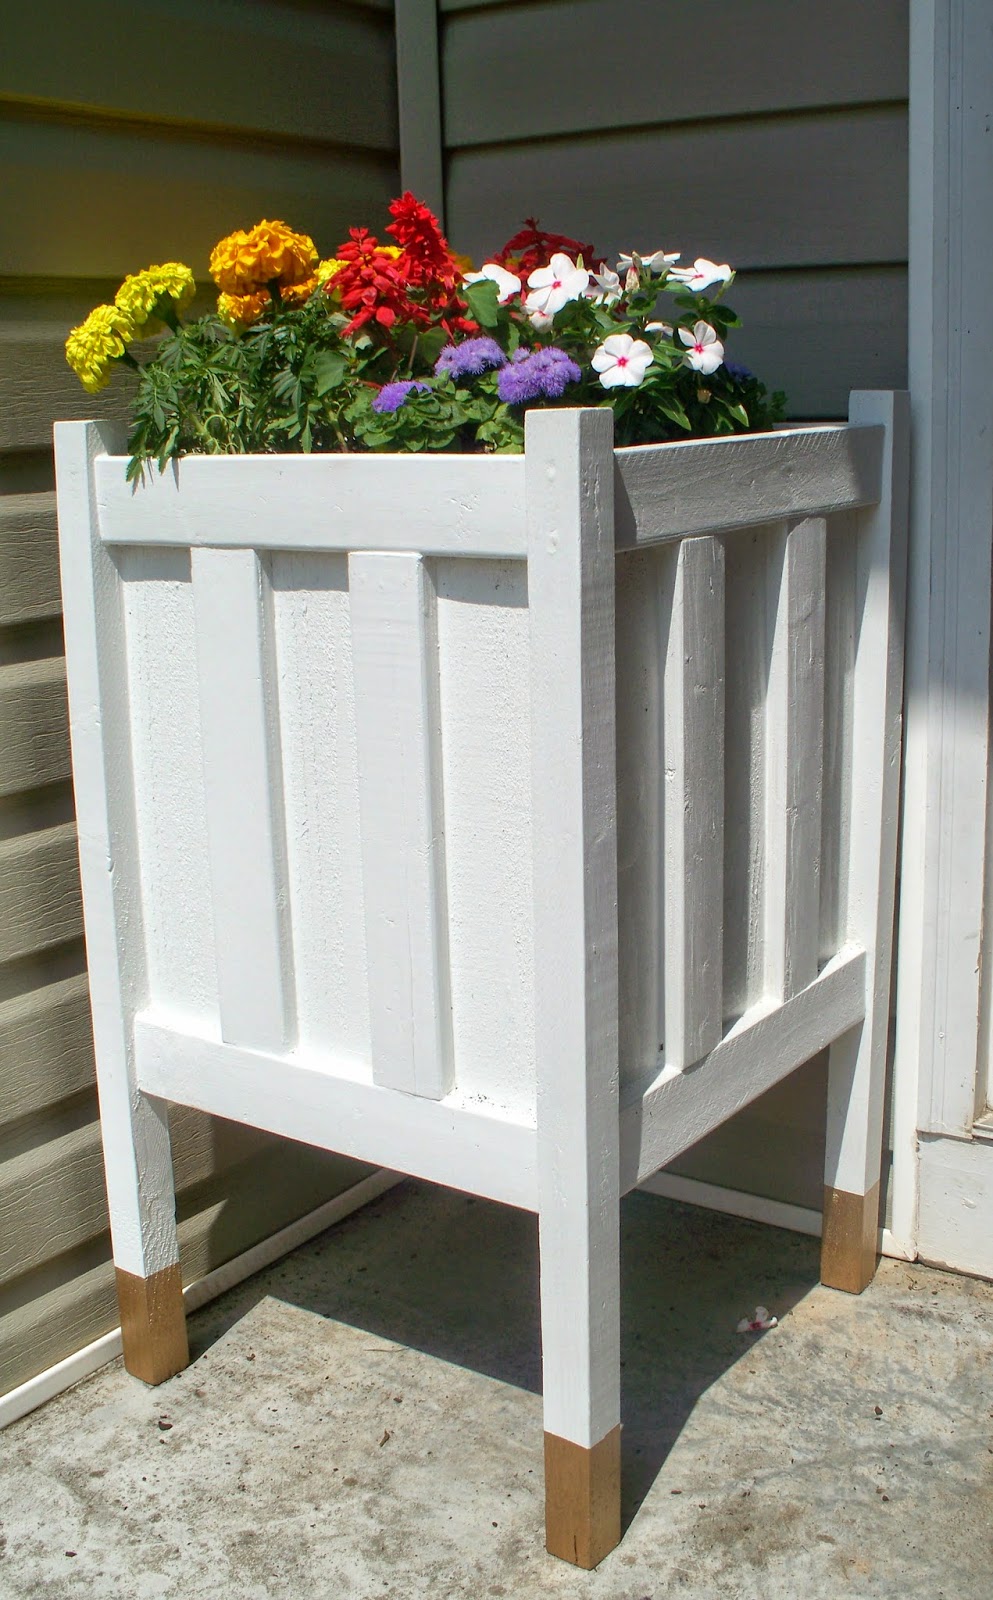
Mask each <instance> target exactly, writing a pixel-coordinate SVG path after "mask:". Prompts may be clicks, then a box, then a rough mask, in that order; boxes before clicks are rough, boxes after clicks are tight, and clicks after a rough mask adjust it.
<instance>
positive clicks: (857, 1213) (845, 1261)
mask: <svg viewBox="0 0 993 1600" xmlns="http://www.w3.org/2000/svg"><path fill="white" fill-rule="evenodd" d="M878 1239H879V1184H878V1183H874V1184H873V1186H872V1188H871V1189H870V1190H869V1192H868V1193H867V1194H849V1193H848V1192H847V1191H846V1190H844V1189H832V1188H830V1187H828V1186H825V1189H824V1223H823V1229H822V1232H821V1282H822V1283H823V1284H824V1285H825V1286H826V1287H827V1288H828V1289H841V1290H842V1291H843V1292H844V1293H845V1294H861V1293H862V1290H863V1289H867V1288H868V1286H869V1284H870V1283H871V1282H872V1280H873V1278H874V1277H875V1274H876V1263H877V1261H878V1259H879V1249H878Z"/></svg>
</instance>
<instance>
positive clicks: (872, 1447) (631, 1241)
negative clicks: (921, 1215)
mask: <svg viewBox="0 0 993 1600" xmlns="http://www.w3.org/2000/svg"><path fill="white" fill-rule="evenodd" d="M623 1234H624V1255H623V1264H624V1352H623V1353H624V1371H623V1382H624V1424H625V1427H624V1498H625V1509H624V1520H625V1526H626V1532H625V1535H624V1539H623V1541H622V1543H621V1545H620V1547H619V1548H618V1549H617V1550H616V1551H614V1553H613V1554H612V1555H611V1556H609V1557H608V1558H607V1560H606V1561H605V1562H604V1563H603V1564H602V1565H601V1567H600V1568H599V1569H598V1570H597V1571H596V1572H593V1573H582V1572H579V1571H577V1570H576V1569H574V1568H572V1567H569V1566H565V1565H563V1564H562V1563H560V1562H558V1561H555V1560H553V1559H552V1558H551V1557H550V1556H547V1555H546V1554H545V1552H544V1549H543V1542H542V1479H541V1452H542V1431H541V1399H540V1393H539V1384H540V1364H539V1346H538V1312H537V1248H536V1229H535V1224H534V1219H533V1218H531V1217H529V1216H525V1215H522V1214H520V1213H516V1212H513V1211H510V1210H507V1209H505V1208H502V1207H499V1206H495V1205H489V1204H485V1203H483V1202H481V1201H474V1200H472V1199H469V1198H467V1197H465V1196H462V1195H458V1194H453V1193H450V1192H448V1191H444V1190H439V1189H432V1188H430V1187H429V1186H427V1185H422V1184H415V1183H405V1184H403V1185H402V1186H400V1187H399V1188H397V1189H395V1190H392V1191H391V1192H389V1193H388V1194H386V1195H384V1196H382V1197H381V1198H380V1199H379V1200H377V1201H376V1202H375V1203H374V1204H373V1205H371V1206H369V1207H367V1208H366V1209H365V1210H364V1211H361V1212H358V1213H356V1214H355V1215H354V1216H352V1217H351V1218H349V1219H348V1220H347V1221H345V1222H343V1223H341V1224H339V1225H338V1226H337V1227H336V1228H334V1229H332V1230H330V1231H329V1232H328V1233H326V1234H323V1235H322V1236H321V1237H320V1238H319V1239H316V1240H314V1241H313V1242H312V1243H311V1244H309V1245H306V1246H304V1247H302V1248H301V1249H299V1250H297V1251H296V1252H295V1253H294V1254H293V1255H292V1256H290V1257H287V1258H285V1259H284V1260H282V1261H280V1262H278V1263H277V1264H276V1265H275V1266H274V1267H272V1268H270V1269H269V1270H267V1271H265V1272H263V1273H260V1274H258V1275H257V1276H256V1277H254V1278H252V1279H251V1280H249V1281H248V1282H247V1283H245V1284H243V1285H241V1286H240V1287H239V1288H237V1289H234V1290H232V1291H231V1292H230V1293H228V1294H227V1295H225V1296H224V1297H223V1299H221V1300H218V1301H216V1302H214V1303H213V1304H212V1305H210V1306H209V1307H207V1308H205V1309H204V1310H203V1311H201V1312H199V1313H198V1314H197V1315H196V1316H194V1317H193V1318H192V1319H191V1323H190V1333H191V1340H192V1349H193V1356H194V1359H193V1363H192V1365H191V1366H190V1368H189V1369H188V1371H186V1372H185V1373H182V1374H181V1375H180V1376H179V1377H177V1378H175V1379H173V1380H172V1381H171V1382H170V1383H168V1384H165V1385H163V1386H162V1387H161V1388H159V1389H155V1390H152V1389H147V1388H145V1387H144V1385H142V1384H141V1383H139V1382H138V1381H137V1380H135V1379H132V1378H130V1377H129V1376H128V1375H127V1373H126V1372H125V1371H124V1370H123V1367H122V1366H121V1364H120V1363H119V1362H117V1363H115V1364H114V1365H112V1366H110V1367H107V1368H105V1369H104V1370H103V1371H102V1372H100V1373H97V1374H96V1375H95V1376H94V1377H92V1378H90V1379H89V1380H87V1381H86V1382H85V1383H83V1384H80V1385H79V1386H78V1387H77V1388H76V1389H75V1390H73V1391H72V1392H70V1393H68V1394H66V1395H63V1396H61V1397H60V1398H58V1399H57V1400H54V1401H52V1402H50V1403H49V1404H48V1405H47V1406H46V1407H44V1408H43V1409H42V1410H41V1411H38V1412H36V1413H35V1414H34V1415H32V1416H30V1417H27V1418H25V1419H24V1420H23V1421H21V1422H19V1423H16V1424H14V1425H13V1426H12V1427H10V1428H8V1429H7V1430H6V1431H5V1432H4V1433H3V1434H0V1595H2V1596H3V1597H4V1600H7V1597H11V1600H14V1597H16V1600H22V1597H31V1600H34V1597H45V1600H61V1597H63V1596H65V1597H67V1600H68V1597H72V1600H91V1597H92V1600H153V1597H154V1600H159V1597H162V1600H165V1597H168V1600H173V1597H175V1600H222V1597H224V1600H232V1597H237V1600H276V1597H280V1600H282V1597H284V1596H287V1597H293V1600H372V1597H374V1596H375V1597H380V1596H382V1597H391V1600H421V1597H425V1600H427V1597H428V1596H430V1597H431V1600H456V1597H458V1600H461V1597H464V1596H471V1597H472V1600H477V1597H485V1596H491V1595H494V1596H514V1597H517V1596H520V1597H521V1600H526V1597H530V1596H543V1595H553V1596H564V1597H570V1600H572V1597H576V1600H581V1597H586V1596H595V1597H597V1600H660V1597H662V1596H669V1595H678V1596H680V1597H682V1600H717V1597H720V1600H738V1597H740V1600H752V1597H753V1596H754V1597H756V1600H758V1597H759V1596H761V1597H762V1600H776V1597H780V1596H781V1597H783V1600H786V1597H789V1600H796V1597H798V1596H803V1597H805V1600H810V1597H817V1600H821V1597H825V1600H834V1597H835V1596H857V1597H859V1600H869V1597H876V1596H887V1597H890V1596H892V1597H894V1600H896V1597H897V1596H899V1597H900V1600H907V1597H911V1596H928V1597H929V1600H989V1596H990V1595H991V1593H993V1537H991V1530H993V1362H991V1359H990V1358H991V1354H993V1286H991V1285H989V1284H986V1283H979V1282H975V1281H972V1280H969V1279H965V1278H959V1277H954V1276H951V1275H949V1274H945V1273H939V1272H935V1271H932V1270H929V1269H927V1268H922V1267H917V1266H907V1265H906V1264H903V1263H897V1262H892V1261H885V1262H883V1263H882V1265H881V1266H880V1269H879V1272H878V1274H877V1277H876V1280H875V1282H874V1283H873V1285H872V1287H871V1288H870V1289H869V1290H868V1291H867V1292H866V1293H865V1294H864V1295H863V1296H861V1297H860V1298H858V1299H851V1298H849V1297H847V1296H845V1295H842V1294H837V1293H835V1292H833V1291H831V1290H827V1289H822V1288H820V1287H819V1286H818V1285H817V1245H816V1241H814V1240H811V1239H806V1238H803V1237H801V1236H799V1235H795V1234H790V1233H784V1232H780V1231H778V1230H775V1229H771V1228H766V1227H762V1226H760V1225H758V1224H754V1223H747V1222H739V1221H736V1220H734V1219H731V1218H727V1217H722V1216H717V1215H714V1214H711V1213H707V1212H703V1211H700V1210H696V1209H694V1208H691V1207H687V1206H681V1205H677V1204H675V1203H674V1202H671V1201H667V1200H663V1199H660V1198H658V1197H655V1196H651V1195H645V1194H636V1195H632V1196H629V1198H628V1199H627V1200H626V1201H625V1207H624V1215H623ZM758 1302H761V1303H763V1304H765V1305H767V1306H768V1307H769V1308H770V1309H771V1310H772V1311H773V1312H774V1313H775V1314H776V1315H778V1316H779V1317H780V1319H781V1321H780V1325H779V1326H778V1327H777V1328H775V1329H773V1330H772V1331H771V1332H769V1333H767V1334H764V1335H761V1336H753V1335H743V1334H739V1333H737V1332H736V1324H737V1322H738V1320H739V1318H740V1317H742V1316H744V1315H745V1314H746V1313H751V1312H752V1310H753V1309H754V1307H755V1305H756V1303H758Z"/></svg>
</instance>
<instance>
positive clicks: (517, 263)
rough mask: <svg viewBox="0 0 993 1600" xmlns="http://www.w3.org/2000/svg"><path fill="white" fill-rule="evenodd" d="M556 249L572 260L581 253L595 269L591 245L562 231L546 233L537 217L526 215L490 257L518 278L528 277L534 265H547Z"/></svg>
mask: <svg viewBox="0 0 993 1600" xmlns="http://www.w3.org/2000/svg"><path fill="white" fill-rule="evenodd" d="M557 250H561V251H563V252H564V253H565V254H566V255H567V256H571V257H572V259H573V260H574V261H575V260H576V258H577V256H582V258H583V265H584V266H587V267H590V268H595V267H596V266H597V265H598V264H599V263H598V262H597V261H596V259H595V256H596V253H595V251H594V249H593V246H592V245H591V244H583V243H582V241H581V240H579V239H570V238H569V236H568V234H565V233H546V232H545V230H544V228H539V226H538V219H537V217H526V218H525V219H524V227H523V228H520V229H519V230H518V231H517V233H515V234H514V236H513V238H511V239H508V240H507V243H506V244H505V245H504V247H503V249H502V250H501V251H499V253H498V254H497V255H495V256H494V257H493V259H494V261H496V262H497V263H498V265H499V266H501V267H506V268H507V269H508V271H510V272H516V273H517V274H518V276H519V277H521V278H527V276H528V273H530V272H534V271H535V270H536V268H538V267H547V266H548V264H549V262H550V261H551V259H552V256H553V255H554V254H555V252H556V251H557Z"/></svg>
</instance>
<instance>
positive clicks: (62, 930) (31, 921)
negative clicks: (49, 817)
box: [0, 822, 83, 961]
mask: <svg viewBox="0 0 993 1600" xmlns="http://www.w3.org/2000/svg"><path fill="white" fill-rule="evenodd" d="M82 931H83V913H82V903H81V898H80V890H79V859H78V855H77V850H76V827H75V824H74V823H72V822H64V823H60V824H59V825H58V826H57V827H54V828H42V829H40V830H39V831H38V832H37V833H26V834H22V835H20V836H19V837H16V838H13V839H5V840H3V841H2V842H0V961H15V960H17V959H18V958H19V957H21V956H28V955H32V954H33V953H34V952H35V951H36V950H45V949H48V948H49V947H50V946H52V945H56V944H64V943H65V941H66V940H67V939H77V938H78V937H79V935H80V934H81V933H82Z"/></svg>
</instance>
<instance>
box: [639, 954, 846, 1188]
mask: <svg viewBox="0 0 993 1600" xmlns="http://www.w3.org/2000/svg"><path fill="white" fill-rule="evenodd" d="M865 982H866V958H865V953H864V951H862V950H861V949H859V948H857V947H855V946H852V945H849V946H846V947H845V948H843V949H842V950H841V951H839V953H838V954H837V955H836V956H835V958H834V959H833V960H832V961H830V962H828V964H827V966H826V967H825V968H824V970H823V971H822V972H821V973H820V975H819V976H818V977H817V978H815V979H814V982H813V983H811V984H808V986H807V988H806V989H802V990H801V991H800V993H799V994H797V995H794V997H793V999H792V1000H788V1001H786V1002H785V1004H783V1005H779V1004H777V1003H776V1002H775V1001H774V1000H770V999H763V1000H760V1001H758V1002H757V1004H756V1005H754V1006H753V1007H751V1009H750V1010H748V1011H746V1012H745V1014H744V1016H742V1017H740V1018H739V1019H738V1021H737V1022H736V1023H734V1024H733V1025H732V1027H731V1028H730V1029H729V1030H728V1032H727V1033H726V1034H725V1036H724V1038H723V1039H722V1040H721V1041H720V1043H719V1044H718V1045H716V1046H715V1047H714V1049H713V1050H712V1051H711V1052H710V1054H709V1055H708V1056H707V1057H706V1058H705V1059H704V1060H703V1061H701V1062H699V1063H698V1065H696V1066H695V1067H693V1068H692V1069H691V1070H690V1071H688V1072H679V1071H674V1070H673V1069H672V1068H669V1067H666V1068H664V1069H663V1071H662V1072H661V1073H660V1074H659V1076H658V1077H657V1078H656V1079H655V1080H654V1081H653V1082H652V1083H650V1084H649V1085H647V1087H646V1086H642V1087H641V1088H639V1086H637V1085H635V1086H633V1088H632V1089H631V1090H628V1091H626V1092H625V1097H624V1103H623V1104H622V1106H621V1158H620V1159H621V1192H622V1193H626V1192H627V1191H628V1189H633V1188H634V1187H635V1185H636V1184H638V1183H640V1182H641V1181H642V1179H643V1178H646V1177H648V1176H650V1174H651V1173H653V1172H656V1171H658V1169H659V1167H664V1166H665V1165H666V1163H667V1162H669V1161H673V1160H675V1158H676V1156H678V1155H680V1154H681V1152H682V1151H683V1150H688V1149H689V1147H690V1145H691V1144H696V1142H697V1140H698V1139H702V1138H703V1136H704V1134H706V1133H709V1132H710V1131H711V1129H713V1128H717V1127H719V1126H720V1124H721V1123H722V1122H726V1121H727V1119H728V1117H731V1116H733V1115H734V1113H735V1112H736V1111H740V1110H741V1109H742V1107H743V1106H747V1105H749V1104H750V1103H751V1101H752V1100H755V1099H757V1098H758V1096H759V1095H760V1094H764V1093H765V1091H766V1090H767V1089H771V1088H772V1086H773V1084H774V1083H778V1082H779V1080H780V1079H781V1078H785V1077H786V1075H787V1073H789V1072H794V1071H795V1070H796V1068H797V1067H799V1066H802V1065H803V1063H804V1062H805V1061H809V1060H810V1059H811V1057H812V1056H815V1055H816V1054H817V1052H818V1051H819V1050H823V1049H824V1047H825V1046H826V1045H828V1044H830V1043H831V1041H832V1040H833V1039H837V1038H839V1037H840V1036H841V1035H842V1034H844V1033H846V1032H847V1031H849V1030H850V1029H852V1028H853V1027H855V1026H856V1025H857V1024H858V1022H859V1021H860V1019H861V1017H862V1016H863V1014H864V1011H865Z"/></svg>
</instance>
